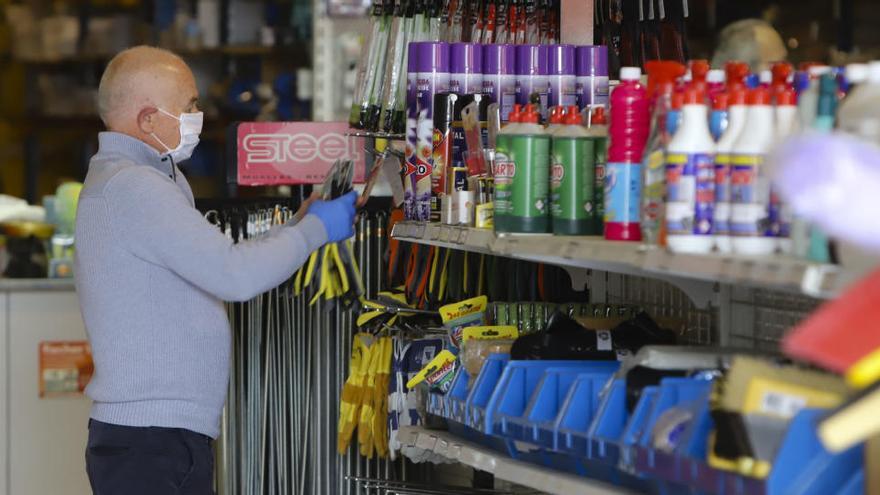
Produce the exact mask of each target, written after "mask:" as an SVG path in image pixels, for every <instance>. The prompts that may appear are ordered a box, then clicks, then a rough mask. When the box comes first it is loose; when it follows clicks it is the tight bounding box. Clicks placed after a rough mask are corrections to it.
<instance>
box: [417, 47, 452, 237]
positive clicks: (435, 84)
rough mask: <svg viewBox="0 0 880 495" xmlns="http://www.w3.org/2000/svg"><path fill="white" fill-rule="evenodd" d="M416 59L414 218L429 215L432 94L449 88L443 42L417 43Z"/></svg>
mask: <svg viewBox="0 0 880 495" xmlns="http://www.w3.org/2000/svg"><path fill="white" fill-rule="evenodd" d="M417 50H418V54H417V60H416V70H417V76H416V101H417V108H418V115H417V121H416V148H415V162H416V165H415V167H416V168H415V170H413V171H411V172H410V171H409V170H408V172H410V173H411V175H412V176H413V177H414V180H415V187H414V190H415V212H414V213H415V219H416V220H422V221H428V220H429V219H430V217H431V177H432V172H433V170H432V169H433V163H432V162H433V157H432V155H433V137H434V95H435V94H437V93H443V92H446V91H449V45H448V44H446V43H443V42H434V41H423V42H419V43H418V47H417Z"/></svg>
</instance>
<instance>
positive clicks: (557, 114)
mask: <svg viewBox="0 0 880 495" xmlns="http://www.w3.org/2000/svg"><path fill="white" fill-rule="evenodd" d="M564 120H565V108H563V107H552V108H551V109H550V118H549V120H548V121H549V123H551V124H561V123H562V122H563V121H564Z"/></svg>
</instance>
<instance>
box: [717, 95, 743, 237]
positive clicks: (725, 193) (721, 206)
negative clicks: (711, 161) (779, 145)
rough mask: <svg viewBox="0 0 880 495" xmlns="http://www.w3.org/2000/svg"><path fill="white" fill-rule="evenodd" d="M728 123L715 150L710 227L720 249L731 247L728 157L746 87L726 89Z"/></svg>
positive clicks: (739, 126) (740, 123)
mask: <svg viewBox="0 0 880 495" xmlns="http://www.w3.org/2000/svg"><path fill="white" fill-rule="evenodd" d="M725 94H726V95H727V104H728V110H727V112H728V124H727V129H726V130H725V131H724V133H723V134H722V135H721V138H720V139H718V146H717V148H716V150H715V211H714V222H713V225H712V230H713V231H714V237H715V247H716V249H718V251H720V252H722V253H730V252H731V251H732V250H733V247H732V244H731V240H730V207H731V204H730V172H731V170H730V167H731V165H730V160H731V156H730V154H731V152H733V151H734V145H735V144H736V140H737V139H739V135H740V133H742V130H743V127H744V126H745V123H746V111H747V109H748V107H747V106H746V90H745V89H744V88H742V87H733V88H731V89H730V90H729V91H728V92H727V93H725Z"/></svg>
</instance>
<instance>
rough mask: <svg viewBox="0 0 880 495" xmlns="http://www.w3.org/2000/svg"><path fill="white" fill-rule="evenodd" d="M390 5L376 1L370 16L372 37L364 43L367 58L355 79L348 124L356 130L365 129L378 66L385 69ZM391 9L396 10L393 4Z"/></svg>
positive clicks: (363, 60)
mask: <svg viewBox="0 0 880 495" xmlns="http://www.w3.org/2000/svg"><path fill="white" fill-rule="evenodd" d="M388 7H389V6H388V5H387V4H386V3H385V2H383V0H374V2H373V6H372V9H371V15H370V37H369V38H368V39H367V40H366V42H365V43H364V47H365V48H366V57H363V58H361V61H360V65H359V66H358V74H357V78H356V79H355V86H354V98H353V99H352V103H351V111H350V112H349V116H348V123H349V125H351V126H352V127H354V128H356V129H362V128H364V127H365V124H366V122H365V118H366V114H367V111H368V106H369V98H370V91H371V88H372V84H373V83H372V80H373V79H375V77H376V72H377V71H379V68H378V64H380V63H381V64H382V69H384V68H385V51H386V50H385V49H386V47H387V42H388V31H389V29H390V28H391V16H390V15H386V11H387V9H388ZM390 8H391V9H393V8H394V4H393V2H392V3H391V4H390Z"/></svg>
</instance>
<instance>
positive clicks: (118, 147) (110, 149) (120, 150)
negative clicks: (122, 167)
mask: <svg viewBox="0 0 880 495" xmlns="http://www.w3.org/2000/svg"><path fill="white" fill-rule="evenodd" d="M98 153H99V154H101V153H112V154H118V155H122V156H124V157H126V158H129V159H131V160H132V161H133V162H134V163H135V164H138V165H149V166H151V167H153V168H155V169H157V170H159V171H160V172H162V173H163V174H168V173H169V170H171V169H170V167H172V166H173V165H172V164H171V159H170V158H169V157H168V155H164V156H163V155H161V154H159V152H158V151H156V149H155V148H153V147H152V146H150V145H148V144H147V143H145V142H143V141H141V140H140V139H136V138H133V137H131V136H129V135H127V134H122V133H121V132H110V131H107V132H101V133H99V134H98Z"/></svg>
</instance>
